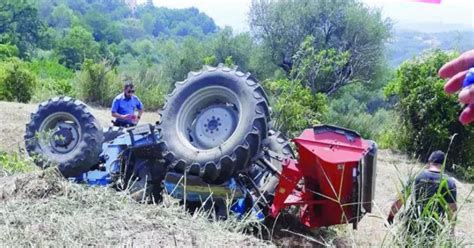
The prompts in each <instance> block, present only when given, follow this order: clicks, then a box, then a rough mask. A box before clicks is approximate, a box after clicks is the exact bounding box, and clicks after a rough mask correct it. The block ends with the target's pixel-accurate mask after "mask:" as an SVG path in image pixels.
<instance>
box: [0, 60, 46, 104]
mask: <svg viewBox="0 0 474 248" xmlns="http://www.w3.org/2000/svg"><path fill="white" fill-rule="evenodd" d="M36 81H37V80H36V77H35V76H34V75H33V73H31V72H30V71H29V70H28V67H27V66H26V64H25V63H23V62H22V61H21V60H19V59H18V58H9V59H7V60H6V61H4V62H2V63H0V100H4V101H18V102H28V101H30V99H31V96H32V95H33V91H34V88H35V86H36V83H37V82H36Z"/></svg>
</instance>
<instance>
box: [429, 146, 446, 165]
mask: <svg viewBox="0 0 474 248" xmlns="http://www.w3.org/2000/svg"><path fill="white" fill-rule="evenodd" d="M445 157H446V155H445V154H444V152H442V151H439V150H438V151H434V152H432V153H431V155H430V158H428V163H429V164H430V165H434V166H441V165H442V164H443V163H444V158H445Z"/></svg>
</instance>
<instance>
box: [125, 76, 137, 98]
mask: <svg viewBox="0 0 474 248" xmlns="http://www.w3.org/2000/svg"><path fill="white" fill-rule="evenodd" d="M134 93H135V89H134V87H133V83H132V81H131V80H127V81H125V85H124V86H123V94H124V96H125V98H128V99H130V98H132V96H133V94H134Z"/></svg>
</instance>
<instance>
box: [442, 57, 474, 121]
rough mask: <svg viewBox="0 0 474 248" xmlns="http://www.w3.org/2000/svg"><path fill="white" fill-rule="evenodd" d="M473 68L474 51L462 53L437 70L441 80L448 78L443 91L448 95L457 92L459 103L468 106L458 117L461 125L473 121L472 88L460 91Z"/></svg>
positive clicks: (473, 101)
mask: <svg viewBox="0 0 474 248" xmlns="http://www.w3.org/2000/svg"><path fill="white" fill-rule="evenodd" d="M473 66H474V50H471V51H467V52H465V53H463V54H462V55H461V56H459V57H458V58H456V59H454V60H452V61H450V62H449V63H446V64H445V65H444V66H443V67H441V69H440V70H439V73H438V74H439V76H440V77H441V78H449V80H448V82H447V83H446V84H445V85H444V91H446V93H448V94H453V93H456V92H458V91H460V92H459V95H458V97H459V101H460V102H461V103H464V104H467V105H468V106H467V107H466V108H465V109H464V110H463V111H462V113H461V115H460V116H459V121H460V122H461V123H462V124H469V123H471V122H473V121H474V87H466V88H464V89H462V85H463V81H464V78H465V76H466V74H467V71H468V70H469V68H470V67H473Z"/></svg>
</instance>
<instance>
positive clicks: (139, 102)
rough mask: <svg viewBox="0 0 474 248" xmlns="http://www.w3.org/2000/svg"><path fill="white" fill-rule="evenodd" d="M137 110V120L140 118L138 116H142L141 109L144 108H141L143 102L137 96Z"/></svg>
mask: <svg viewBox="0 0 474 248" xmlns="http://www.w3.org/2000/svg"><path fill="white" fill-rule="evenodd" d="M137 102H138V103H137V110H138V116H137V118H138V120H140V118H142V114H143V111H144V108H143V103H142V102H141V101H140V99H138V97H137Z"/></svg>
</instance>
